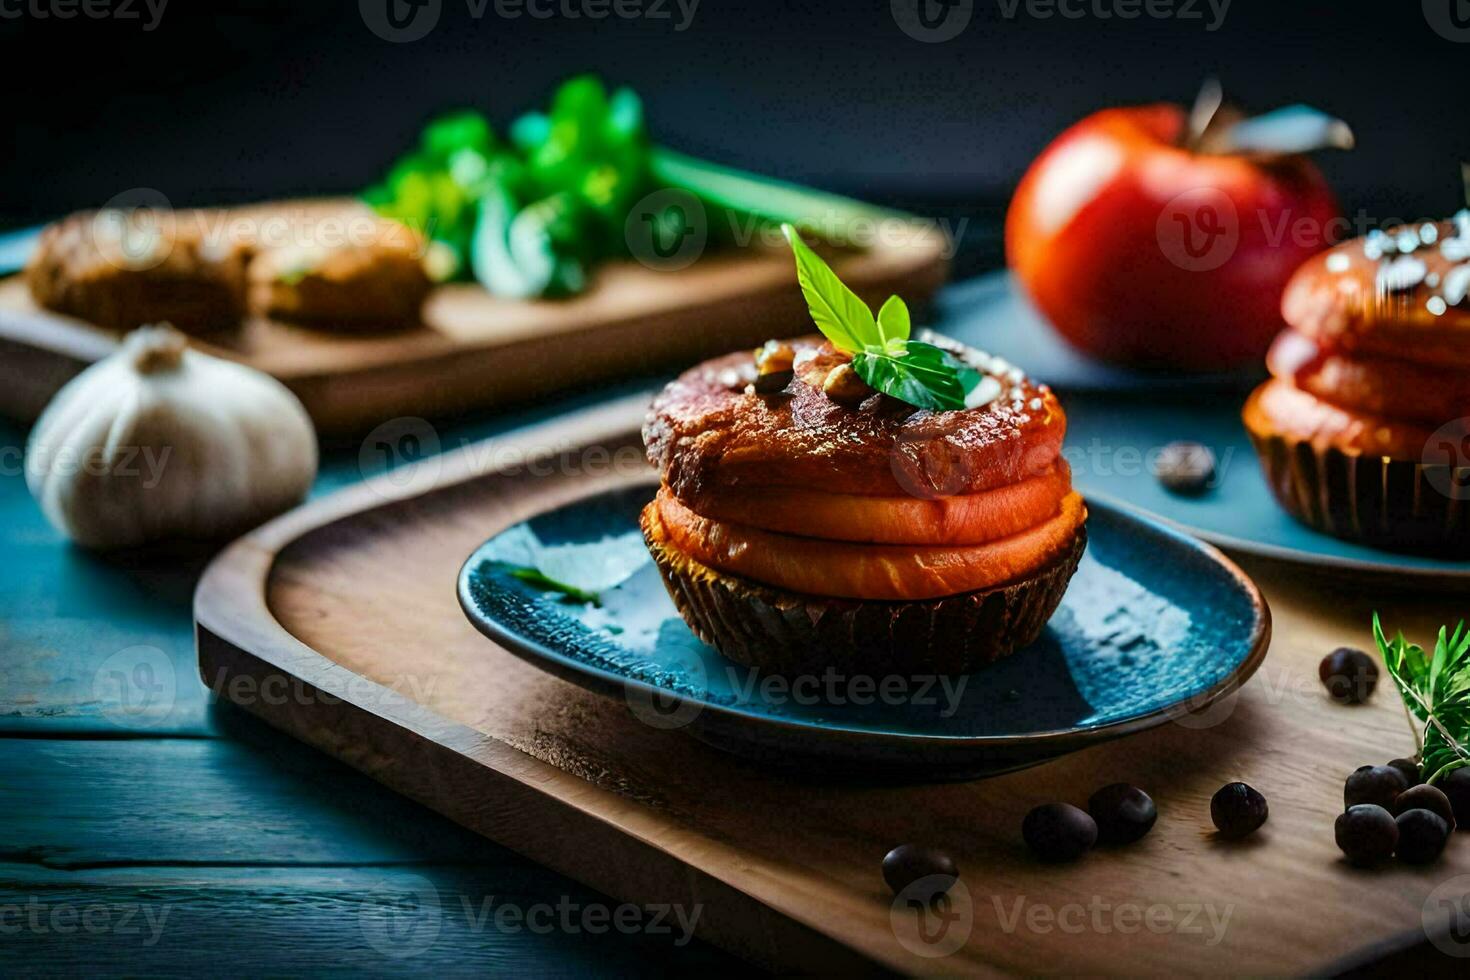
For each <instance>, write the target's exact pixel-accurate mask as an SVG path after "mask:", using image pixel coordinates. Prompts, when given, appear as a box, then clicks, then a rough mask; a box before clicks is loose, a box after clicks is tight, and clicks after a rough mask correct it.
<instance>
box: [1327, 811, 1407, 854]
mask: <svg viewBox="0 0 1470 980" xmlns="http://www.w3.org/2000/svg"><path fill="white" fill-rule="evenodd" d="M1333 832H1334V836H1335V837H1336V838H1337V846H1338V847H1340V848H1342V853H1344V854H1346V855H1347V857H1348V860H1349V861H1351V862H1352V863H1354V864H1362V865H1367V864H1374V863H1376V862H1378V861H1383V860H1385V859H1387V858H1389V857H1391V856H1392V855H1393V852H1394V848H1396V847H1398V843H1399V825H1398V823H1397V822H1395V821H1394V818H1393V814H1391V813H1389V812H1388V811H1387V810H1385V809H1384V808H1383V807H1381V806H1375V805H1374V804H1372V803H1360V804H1358V805H1357V806H1354V807H1348V809H1347V812H1346V813H1342V814H1339V815H1338V818H1337V824H1336V825H1335V826H1334V828H1333Z"/></svg>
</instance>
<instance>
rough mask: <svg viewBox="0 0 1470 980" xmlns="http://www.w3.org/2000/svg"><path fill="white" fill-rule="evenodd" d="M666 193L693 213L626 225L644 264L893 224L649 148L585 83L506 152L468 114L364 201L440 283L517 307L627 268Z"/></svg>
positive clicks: (675, 205) (618, 95) (527, 125)
mask: <svg viewBox="0 0 1470 980" xmlns="http://www.w3.org/2000/svg"><path fill="white" fill-rule="evenodd" d="M665 188H668V189H674V190H679V191H683V192H686V194H687V195H690V196H692V198H693V202H691V201H690V200H689V198H688V197H685V198H684V199H683V203H681V202H680V200H678V197H677V196H672V197H671V199H670V200H668V201H665V202H663V205H662V206H661V207H659V208H658V209H657V210H656V211H655V212H654V213H651V214H647V215H642V214H640V215H639V216H638V218H639V221H640V222H643V221H646V222H648V223H649V234H650V235H652V236H653V238H654V240H653V243H652V244H653V246H654V248H655V250H656V251H658V250H661V249H664V248H668V249H669V251H670V252H672V251H673V250H674V249H676V248H677V247H678V245H679V244H680V243H681V242H683V241H684V240H685V239H686V237H687V236H689V235H690V234H695V233H698V234H704V235H706V236H707V239H706V240H707V241H708V242H710V243H711V244H716V245H723V244H730V243H733V242H736V241H737V240H738V241H748V240H750V238H751V237H752V236H754V235H756V234H758V233H760V232H762V231H764V230H765V229H767V228H771V227H774V226H775V225H776V224H779V223H781V222H783V221H799V222H803V223H808V224H812V225H816V224H817V223H818V222H817V220H816V219H817V218H818V217H819V216H821V217H826V218H827V219H828V224H830V226H831V227H832V228H833V229H837V230H835V231H832V232H829V233H828V237H829V238H831V239H833V240H834V243H836V244H851V243H850V242H845V241H842V240H841V239H842V234H841V231H840V229H843V228H859V227H864V226H866V225H868V224H870V223H871V222H872V221H874V220H877V219H882V218H893V217H895V216H896V215H895V213H894V212H891V211H885V210H882V209H879V208H873V207H870V206H868V205H865V204H861V203H859V202H856V201H852V200H849V199H847V198H843V197H838V196H836V195H832V194H823V193H820V192H817V191H813V190H810V189H807V188H803V187H797V186H795V185H791V184H786V183H783V182H781V181H775V180H770V179H767V178H764V177H757V176H754V175H751V174H746V173H742V172H740V171H738V170H733V169H731V168H728V167H723V166H720V165H718V164H713V163H709V162H707V161H703V160H696V159H694V158H693V157H687V156H684V155H683V154H680V153H675V152H673V151H671V150H668V149H665V148H662V147H658V146H655V145H653V143H652V142H651V141H650V139H649V135H648V127H647V124H646V123H645V121H644V115H643V103H642V101H641V100H640V99H639V98H638V96H637V94H636V93H634V92H633V91H632V90H631V89H627V88H619V89H616V90H614V91H612V92H609V91H608V90H607V88H606V87H605V86H604V85H603V84H602V82H601V81H600V80H598V79H597V78H595V77H593V76H590V75H583V76H579V77H576V78H572V79H569V80H568V81H566V82H564V83H563V84H562V85H561V87H560V88H558V89H557V91H556V93H555V94H554V95H553V97H552V100H551V107H550V109H549V110H548V111H547V112H544V113H542V112H530V113H527V114H525V115H523V116H521V117H520V118H518V119H517V120H515V121H514V122H513V123H511V125H510V127H509V129H508V130H507V134H506V139H505V140H500V139H497V137H496V135H495V133H494V131H493V130H492V129H491V127H490V123H489V122H488V121H487V120H486V118H485V117H484V116H483V115H481V114H480V113H478V112H475V111H472V110H466V111H459V112H453V113H450V114H448V115H444V116H441V117H439V118H437V119H435V120H433V121H431V122H430V123H429V125H428V126H427V127H426V128H425V129H424V131H423V133H422V134H421V136H420V138H419V145H418V147H417V148H415V149H414V150H413V151H412V152H410V153H408V154H407V155H405V156H404V157H402V158H401V159H399V160H398V161H397V162H396V163H394V165H393V167H392V168H391V169H390V170H389V172H388V175H387V177H386V178H385V179H384V180H383V182H382V183H381V184H378V185H376V186H374V187H371V188H369V189H368V190H367V191H365V192H364V194H363V197H364V198H365V199H366V200H367V202H368V203H369V204H371V205H372V206H373V207H374V208H375V209H376V210H377V211H378V212H379V213H381V214H383V215H384V216H386V217H389V218H393V219H395V220H397V221H401V222H403V223H404V224H406V225H408V226H409V227H411V228H413V229H415V230H417V231H419V232H420V233H421V234H423V235H424V236H425V237H427V238H429V239H431V240H432V241H433V242H434V243H435V246H436V253H437V254H440V255H443V256H445V257H446V259H447V261H445V262H444V263H442V268H441V269H440V271H439V272H438V276H439V278H443V279H461V278H467V277H469V276H470V275H471V274H473V276H474V278H476V279H478V280H479V281H480V283H481V284H482V285H484V286H485V287H486V288H487V289H489V290H490V291H491V292H492V293H495V294H496V295H499V296H509V297H522V298H523V297H530V296H559V295H568V294H572V293H577V292H579V291H581V290H582V289H583V288H584V286H585V285H586V283H587V281H588V277H589V275H590V273H591V270H592V268H593V267H594V266H595V265H596V264H597V263H599V262H602V261H606V260H608V259H611V258H617V257H620V256H626V255H627V254H629V242H628V238H627V229H628V222H629V218H630V212H632V211H633V210H634V208H635V206H637V205H638V202H639V201H640V200H642V199H643V198H644V197H645V196H646V195H648V194H650V193H652V192H654V191H656V190H660V189H665ZM695 202H697V207H698V208H702V209H703V211H704V214H703V215H702V216H701V215H699V214H695V213H691V212H692V211H695V210H696V208H695V206H694V203H695ZM685 205H689V206H685ZM701 218H702V219H703V220H701ZM660 254H662V253H661V252H660Z"/></svg>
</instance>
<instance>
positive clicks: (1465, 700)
mask: <svg viewBox="0 0 1470 980" xmlns="http://www.w3.org/2000/svg"><path fill="white" fill-rule="evenodd" d="M1373 639H1374V641H1375V642H1377V644H1378V653H1379V655H1380V656H1382V657H1383V663H1384V666H1386V667H1387V668H1388V674H1389V676H1390V677H1392V678H1393V682H1394V686H1395V687H1396V688H1398V692H1399V697H1400V698H1402V699H1403V702H1404V711H1405V713H1406V714H1407V715H1408V718H1409V724H1410V727H1411V728H1413V730H1414V740H1415V743H1416V744H1417V746H1418V750H1419V767H1420V769H1421V770H1422V771H1423V773H1424V775H1425V781H1426V782H1430V783H1433V782H1434V781H1435V780H1437V779H1439V778H1440V777H1442V776H1444V775H1445V774H1446V773H1448V772H1451V771H1452V770H1455V769H1459V768H1461V767H1462V766H1470V630H1467V629H1466V628H1465V623H1464V621H1463V620H1462V621H1461V622H1460V625H1459V626H1457V627H1455V631H1454V632H1453V633H1450V632H1449V630H1448V629H1446V628H1445V627H1440V630H1439V638H1438V639H1437V640H1436V641H1435V644H1434V653H1433V654H1430V653H1427V652H1425V650H1424V648H1423V647H1420V646H1419V645H1418V644H1414V643H1410V642H1409V641H1407V640H1406V639H1404V634H1403V633H1399V634H1398V635H1397V636H1395V637H1394V638H1393V639H1392V640H1390V639H1388V638H1387V637H1386V636H1384V633H1383V626H1382V624H1381V623H1380V622H1379V621H1378V614H1377V613H1374V614H1373Z"/></svg>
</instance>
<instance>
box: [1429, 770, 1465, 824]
mask: <svg viewBox="0 0 1470 980" xmlns="http://www.w3.org/2000/svg"><path fill="white" fill-rule="evenodd" d="M1434 785H1436V786H1438V787H1439V790H1440V792H1441V793H1443V794H1444V795H1445V796H1447V797H1449V800H1450V806H1451V807H1453V808H1454V811H1455V823H1457V824H1458V825H1459V826H1460V827H1462V828H1463V829H1465V830H1470V768H1466V767H1463V766H1462V767H1461V768H1459V769H1451V770H1450V771H1449V772H1447V773H1445V774H1444V775H1443V776H1441V777H1440V778H1439V779H1437V780H1436V781H1435V783H1434Z"/></svg>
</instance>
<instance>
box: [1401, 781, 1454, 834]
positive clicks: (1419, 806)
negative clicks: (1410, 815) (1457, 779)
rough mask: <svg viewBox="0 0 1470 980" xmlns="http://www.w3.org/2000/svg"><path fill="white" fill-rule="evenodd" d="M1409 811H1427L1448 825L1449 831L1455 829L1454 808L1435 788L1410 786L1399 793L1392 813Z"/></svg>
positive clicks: (1447, 798)
mask: <svg viewBox="0 0 1470 980" xmlns="http://www.w3.org/2000/svg"><path fill="white" fill-rule="evenodd" d="M1409 810H1428V811H1429V812H1430V813H1433V814H1435V815H1436V816H1438V817H1439V818H1440V819H1441V820H1443V821H1444V822H1445V823H1447V824H1449V827H1450V830H1454V829H1455V808H1454V807H1453V806H1452V805H1451V804H1450V798H1449V797H1448V796H1445V795H1444V793H1443V792H1442V791H1440V790H1439V789H1438V788H1437V787H1435V786H1422V785H1421V786H1411V787H1409V788H1408V789H1406V790H1404V791H1403V792H1402V793H1400V794H1399V798H1398V799H1397V800H1395V801H1394V804H1393V812H1394V813H1395V814H1400V813H1405V812H1407V811H1409Z"/></svg>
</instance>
